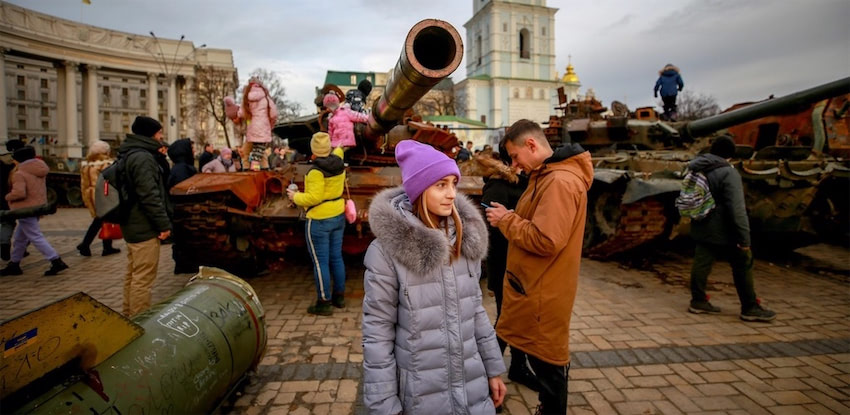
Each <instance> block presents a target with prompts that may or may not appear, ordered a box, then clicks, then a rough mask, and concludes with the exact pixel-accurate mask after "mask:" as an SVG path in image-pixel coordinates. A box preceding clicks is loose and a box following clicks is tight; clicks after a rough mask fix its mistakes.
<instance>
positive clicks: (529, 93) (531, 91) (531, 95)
mask: <svg viewBox="0 0 850 415" xmlns="http://www.w3.org/2000/svg"><path fill="white" fill-rule="evenodd" d="M525 97H526V98H528V99H534V89H533V88H531V87H530V86H529V87H526V88H525Z"/></svg>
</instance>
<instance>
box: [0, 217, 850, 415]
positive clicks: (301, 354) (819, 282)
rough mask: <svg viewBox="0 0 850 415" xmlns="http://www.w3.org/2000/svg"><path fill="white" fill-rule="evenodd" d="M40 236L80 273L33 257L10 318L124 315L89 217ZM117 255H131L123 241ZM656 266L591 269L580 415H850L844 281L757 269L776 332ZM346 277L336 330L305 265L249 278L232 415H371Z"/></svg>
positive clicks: (684, 271) (0, 308)
mask: <svg viewBox="0 0 850 415" xmlns="http://www.w3.org/2000/svg"><path fill="white" fill-rule="evenodd" d="M41 223H42V229H44V231H45V234H46V235H47V237H48V239H49V240H50V242H51V243H52V244H53V245H54V247H55V248H56V249H57V250H58V251H59V252H60V253H61V255H62V258H63V259H64V260H65V261H66V262H67V263H68V264H69V265H70V266H71V269H69V270H67V271H64V272H63V273H62V274H61V275H60V276H58V277H54V278H46V277H42V276H41V274H42V272H43V271H44V270H45V269H46V268H47V267H48V265H47V262H46V261H44V260H43V258H41V257H40V255H39V254H38V253H33V255H30V256H29V257H28V258H26V259H25V260H24V262H23V268H24V271H25V275H23V276H19V277H4V278H0V319H6V318H9V317H11V316H14V315H16V314H18V313H21V312H24V311H27V310H29V309H32V308H34V307H37V306H40V305H43V304H45V303H47V302H49V301H51V300H54V299H57V298H60V297H63V296H66V295H68V294H71V293H74V292H76V291H84V292H86V293H88V294H89V295H91V296H93V297H94V298H96V299H97V300H99V301H101V302H103V303H105V304H106V305H108V306H110V307H113V308H115V309H119V310H120V307H121V286H122V284H121V282H122V278H123V275H124V271H125V266H126V257H125V255H124V253H123V252H122V254H119V255H113V256H110V257H100V256H97V255H99V253H100V247H99V246H98V245H99V243H98V242H95V244H94V245H93V246H92V249H93V251H94V252H93V253H94V255H95V256H92V257H91V258H84V257H81V256H79V255H77V253H76V250H75V249H74V246H75V245H76V244H77V243H78V242H79V240H80V238H81V236H82V233H83V231H84V229H85V228H86V227H87V226H88V223H89V217H88V213H87V212H86V211H84V210H82V209H61V210H60V211H59V213H58V214H56V215H53V216H50V217H47V218H44V219H43V220H42V222H41ZM116 246H117V247H118V248H121V249H122V250H124V251H126V250H125V247H124V244H123V242H119V243H117V244H116ZM809 249H810V250H812V249H811V248H809ZM31 251H32V249H31ZM813 252H817V253H818V255H813V257H817V258H815V259H812V261H824V262H831V264H832V265H830V266H828V267H826V268H828V269H833V270H834V269H836V268H839V269H841V270H847V269H850V255H848V250H847V249H841V248H834V247H830V248H828V249H827V248H825V249H820V250H817V249H815V250H813ZM659 256H660V257H661V259H660V260H658V261H655V262H654V263H653V264H652V265H651V266H650V267H647V268H648V270H636V269H629V268H627V267H625V266H623V265H620V264H618V263H615V262H599V261H593V260H587V259H586V260H584V261H583V262H582V269H581V280H580V284H579V291H578V297H577V299H576V305H575V310H574V317H573V320H572V324H573V326H572V332H571V350H572V358H573V360H572V369H571V370H570V383H569V388H570V391H569V392H570V393H569V405H570V413H571V414H590V413H598V414H661V413H663V414H677V413H694V414H809V413H814V414H847V413H850V318H849V317H850V284H848V282H847V278H846V274H841V272H839V273H838V274H837V277H836V276H835V275H832V274H829V273H828V272H827V273H826V274H825V273H824V271H822V269H821V270H819V271H817V272H813V271H811V269H809V268H805V267H795V266H781V265H777V264H773V263H768V262H765V261H761V260H758V261H757V262H756V266H755V281H756V290H757V292H758V294H759V297H760V298H761V299H762V301H763V304H764V305H766V306H767V307H769V308H771V309H773V310H775V311H776V312H777V313H778V318H777V319H776V320H775V321H774V322H772V323H744V322H742V321H741V320H739V319H738V314H737V308H738V302H737V296H736V294H735V289H734V285H732V278H731V272H730V269H729V267H728V266H726V265H721V264H718V265H717V266H716V267H715V270H714V272H713V273H712V275H711V284H710V287H709V288H710V294H711V297H712V298H711V300H712V302H713V303H714V304H715V305H718V306H720V307H721V308H722V309H723V312H722V313H721V314H720V315H713V316H706V315H693V314H689V313H687V312H686V311H685V309H686V308H687V302H688V297H689V291H688V288H687V285H686V283H687V280H688V270H689V266H690V260H689V259H687V258H685V257H682V256H681V255H676V254H663V255H659ZM818 258H819V259H818ZM347 264H348V272H349V274H348V278H349V280H348V283H347V290H348V291H347V302H348V306H347V308H345V309H344V310H343V311H342V312H336V313H334V315H333V316H332V317H315V316H310V315H307V314H306V312H305V310H306V308H307V306H308V305H309V304H310V301H311V300H312V299H313V296H314V292H315V291H314V288H313V282H312V271H311V268H310V265H309V263H307V262H306V261H303V260H299V259H298V258H293V259H288V260H287V262H286V263H285V267H284V271H280V272H276V273H272V274H271V275H267V276H263V277H258V278H250V279H248V282H250V283H251V285H252V286H253V287H254V288H255V289H256V291H257V292H258V293H259V296H260V299H261V301H262V304H263V306H264V308H265V310H266V322H267V329H268V335H269V346H268V350H267V352H266V355H265V357H264V359H263V360H262V362H261V364H260V366H259V368H258V370H257V373H256V375H255V376H253V378H252V380H251V382H250V383H249V384H248V385H246V387H245V388H244V389H243V390H242V391H241V392H240V393H239V394H238V395H237V396H236V397H234V398H233V399H232V400H231V401H230V402H229V403H228V404H227V405H226V406H225V407H224V408H223V409H222V412H224V413H233V414H254V415H259V414H275V415H277V414H305V415H306V414H346V413H362V412H363V408H362V405H361V404H360V396H359V395H360V392H359V383H360V382H359V381H360V378H361V363H362V359H363V352H362V347H361V344H360V342H361V336H360V305H361V301H362V298H363V285H362V282H363V279H362V277H363V268H362V264H361V263H360V262H359V258H354V257H352V258H347ZM836 264H837V266H836ZM172 266H173V263H172V261H171V252H170V249H168V248H167V247H166V249H163V250H162V254H161V262H160V273H159V276H158V279H157V282H156V285H155V287H154V292H153V296H154V301H155V302H156V301H160V300H162V299H164V298H165V297H167V296H168V295H170V294H171V293H173V292H174V291H176V290H178V289H179V288H180V287H181V286H182V285H183V284H184V283H185V282H186V280H187V279H188V278H189V277H190V275H188V274H180V275H174V274H173V273H172V272H171V271H172ZM819 269H820V268H819ZM485 301H486V306H487V308H488V311H489V312H490V314H491V317H493V316H494V313H495V303H494V301H493V299H492V297H490V296H485ZM506 358H509V356H506ZM506 382H507V384H508V397H507V400H506V404H505V406H506V410H505V411H504V413H506V414H514V415H516V414H529V413H532V412H533V407H534V406H535V405H536V402H537V399H536V394H535V393H534V392H532V391H530V390H529V389H527V388H525V387H522V386H518V385H517V384H514V383H511V382H510V381H508V380H507V379H506Z"/></svg>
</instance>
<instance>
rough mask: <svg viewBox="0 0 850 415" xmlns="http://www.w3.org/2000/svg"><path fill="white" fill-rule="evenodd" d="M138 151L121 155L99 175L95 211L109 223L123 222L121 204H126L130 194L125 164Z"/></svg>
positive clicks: (95, 192)
mask: <svg viewBox="0 0 850 415" xmlns="http://www.w3.org/2000/svg"><path fill="white" fill-rule="evenodd" d="M136 151H143V150H141V149H137V150H131V151H130V152H128V153H127V155H126V156H124V157H119V158H118V160H116V161H115V163H112V164H111V165H109V166H108V167H107V168H105V169H103V171H101V172H100V174H98V175H97V183H96V184H95V188H94V211H95V216H97V217H98V218H100V219H103V221H104V222H107V223H121V219H123V216H124V215H122V209H121V205H122V204H124V205H126V201H127V198H128V194H127V191H126V189H124V186H123V182H124V165H125V163H126V160H127V158H129V157H130V155H131V154H133V153H135V152H136Z"/></svg>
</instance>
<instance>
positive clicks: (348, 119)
mask: <svg viewBox="0 0 850 415" xmlns="http://www.w3.org/2000/svg"><path fill="white" fill-rule="evenodd" d="M322 104H324V105H325V108H327V109H329V110H331V117H330V119H329V120H328V134H329V135H330V136H331V148H336V147H354V146H355V145H357V143H356V141H355V140H354V123H364V124H365V123H366V121H367V120H369V116H368V115H366V114H364V113H362V112H354V111H352V110H351V109H349V108H348V107H346V106H342V105H339V97H338V96H336V94H334V93H330V94H327V95H325V98H324V99H323V100H322Z"/></svg>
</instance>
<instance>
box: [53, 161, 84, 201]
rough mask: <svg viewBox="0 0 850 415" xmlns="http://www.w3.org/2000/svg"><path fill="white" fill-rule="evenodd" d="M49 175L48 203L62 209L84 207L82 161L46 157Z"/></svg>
mask: <svg viewBox="0 0 850 415" xmlns="http://www.w3.org/2000/svg"><path fill="white" fill-rule="evenodd" d="M44 162H45V163H47V167H49V168H50V171H49V172H48V173H47V201H48V203H51V204H55V205H58V206H62V207H81V206H83V193H82V191H81V190H80V160H77V159H63V158H57V157H52V156H46V157H44Z"/></svg>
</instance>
